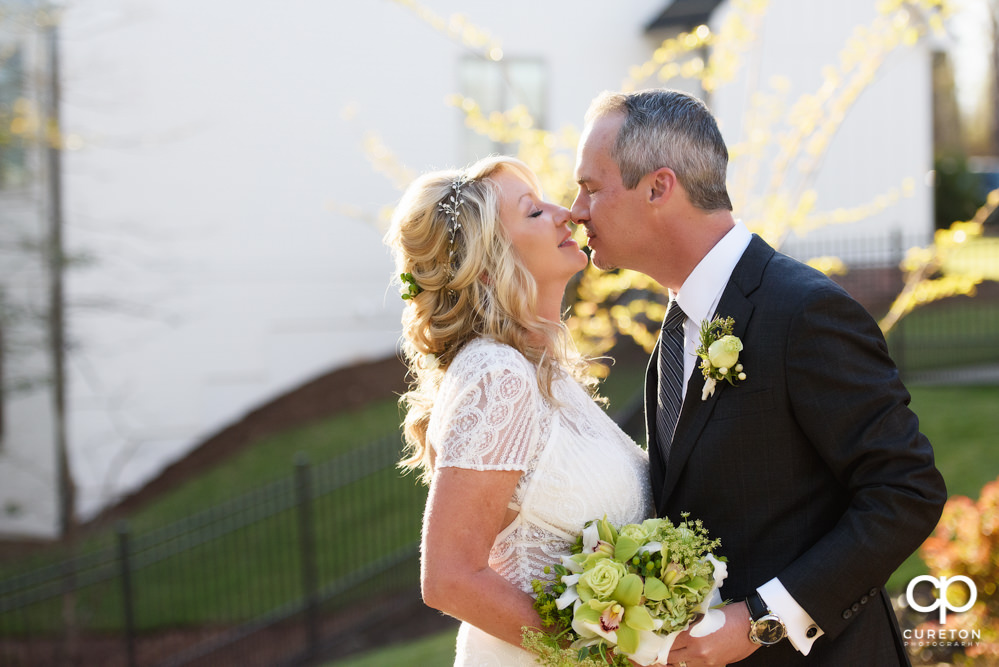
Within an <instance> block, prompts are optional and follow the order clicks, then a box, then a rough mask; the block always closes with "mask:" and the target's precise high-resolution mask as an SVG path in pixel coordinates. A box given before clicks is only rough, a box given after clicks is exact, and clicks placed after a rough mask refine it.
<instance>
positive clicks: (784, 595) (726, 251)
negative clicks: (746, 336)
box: [670, 221, 823, 655]
mask: <svg viewBox="0 0 999 667" xmlns="http://www.w3.org/2000/svg"><path fill="white" fill-rule="evenodd" d="M751 239H752V234H750V232H749V230H748V229H746V227H745V225H743V224H742V223H741V222H738V221H737V222H736V224H735V226H734V227H733V228H732V229H731V230H729V232H728V233H727V234H726V235H725V236H723V237H722V238H721V240H720V241H718V243H716V244H715V247H714V248H712V249H711V251H710V252H708V254H707V255H705V256H704V259H702V260H701V261H700V263H698V265H697V266H696V267H694V270H693V271H691V273H690V275H689V276H687V280H685V281H684V283H683V285H682V286H681V287H680V291H679V292H677V293H676V294H672V293H671V294H670V297H671V298H673V299H676V302H677V303H678V304H680V308H682V309H683V312H684V313H685V314H686V315H687V321H686V322H685V323H684V325H683V374H684V375H683V376H684V378H689V377H690V375H691V373H693V372H694V369H695V368H696V367H697V365H698V363H699V361H700V360H699V358H698V356H697V352H696V350H697V346H698V345H699V343H700V340H699V339H700V331H701V322H702V321H704V320H707V319H709V318H711V317H714V316H715V315H716V314H717V315H719V316H721V317H725V316H726V315H725V313H716V312H715V311H716V310H717V308H718V302H719V301H720V300H721V296H722V292H723V291H724V290H725V286H726V285H727V284H728V281H729V278H731V277H732V271H733V270H734V269H735V265H736V264H738V263H739V260H740V259H742V255H743V253H744V252H746V248H747V247H748V246H749V242H750V240H751ZM686 393H687V384H686V382H684V383H683V394H684V396H686ZM757 590H758V592H759V594H760V597H762V598H763V601H764V602H766V604H767V606H768V607H769V608H770V611H772V612H773V613H774V614H776V615H777V616H779V617H780V619H781V620H782V621H783V622H784V625H785V627H786V628H787V636H788V639H789V640H790V641H791V644H792V645H793V646H794V648H796V649H797V650H798V651H800V652H801V653H802V654H804V655H808V652H809V651H810V650H811V649H812V644H813V643H814V642H815V640H816V639H818V638H819V637H821V636H822V634H823V632H822V630H821V628H819V627H818V625H816V624H815V621H813V620H812V617H811V616H809V615H808V612H806V611H805V610H804V609H802V608H801V605H799V604H798V603H797V602H796V601H795V599H794V598H793V597H791V594H790V593H788V592H787V589H786V588H784V585H783V584H782V583H781V582H780V580H779V579H777V578H776V577H775V578H774V579H771V580H770V581H769V582H767V583H766V584H764V585H763V586H760V588H758V589H757ZM810 630H811V631H812V632H813V636H811V637H809V636H808V634H807V633H808V632H809V631H810Z"/></svg>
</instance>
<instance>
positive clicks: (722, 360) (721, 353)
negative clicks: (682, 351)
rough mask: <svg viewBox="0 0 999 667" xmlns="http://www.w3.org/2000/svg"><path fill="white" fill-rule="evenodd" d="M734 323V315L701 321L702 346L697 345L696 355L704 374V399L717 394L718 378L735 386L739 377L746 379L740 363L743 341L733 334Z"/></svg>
mask: <svg viewBox="0 0 999 667" xmlns="http://www.w3.org/2000/svg"><path fill="white" fill-rule="evenodd" d="M734 326H735V320H733V319H732V318H731V317H725V318H722V317H717V316H715V318H714V319H713V320H711V321H710V322H708V321H707V320H704V321H703V322H701V345H700V346H699V347H698V348H697V356H699V357H700V358H701V373H703V374H704V390H703V391H702V392H701V400H702V401H706V400H708V397H709V396H712V395H714V393H715V385H716V384H718V381H719V380H725V381H726V382H728V383H729V384H730V385H732V386H735V382H736V380H745V379H746V374H745V373H744V372H743V370H742V364H740V363H739V353H740V352H742V341H741V340H739V338H738V336H733V335H732V327H734Z"/></svg>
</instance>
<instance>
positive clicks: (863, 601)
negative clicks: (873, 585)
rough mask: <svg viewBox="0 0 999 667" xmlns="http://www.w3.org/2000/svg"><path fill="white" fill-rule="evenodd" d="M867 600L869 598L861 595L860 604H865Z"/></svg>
mask: <svg viewBox="0 0 999 667" xmlns="http://www.w3.org/2000/svg"><path fill="white" fill-rule="evenodd" d="M868 600H870V598H869V597H867V596H866V595H861V596H860V604H867V601H868Z"/></svg>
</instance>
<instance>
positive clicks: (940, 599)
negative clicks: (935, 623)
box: [905, 574, 978, 625]
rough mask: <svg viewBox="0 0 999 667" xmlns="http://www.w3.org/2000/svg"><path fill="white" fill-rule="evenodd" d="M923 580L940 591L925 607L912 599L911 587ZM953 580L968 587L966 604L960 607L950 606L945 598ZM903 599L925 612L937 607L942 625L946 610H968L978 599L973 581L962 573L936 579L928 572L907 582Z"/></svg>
mask: <svg viewBox="0 0 999 667" xmlns="http://www.w3.org/2000/svg"><path fill="white" fill-rule="evenodd" d="M923 581H928V582H930V583H931V584H933V585H934V586H936V588H937V590H938V591H940V593H939V595H937V599H936V600H935V601H934V602H933V604H931V605H928V606H926V607H924V606H922V605H921V604H919V603H918V602H916V601H915V600H914V599H912V589H914V588H915V587H916V584H918V583H920V582H923ZM955 581H960V582H961V583H963V584H964V585H965V586H967V587H968V592H969V595H968V602H967V604H965V605H964V606H961V607H954V606H952V605H951V603H950V601H949V600H948V599H947V588H948V587H949V586H950V585H951V584H952V583H953V582H955ZM905 599H906V600H907V601H908V602H909V606H910V607H912V608H913V609H915V610H916V611H921V612H924V613H926V612H931V611H933V610H934V609H937V608H939V609H940V625H943V624H944V623H946V622H947V610H950V611H953V612H957V613H961V612H963V611H968V610H969V609H971V607H972V605H974V604H975V601H976V600H977V599H978V589H977V588H975V582H973V581H972V580H971V579H969V578H968V577H965V576H964V575H957V576H956V577H940V578H939V579H938V578H936V577H931V576H930V575H928V574H924V575H921V576H919V577H916V578H915V579H913V580H912V581H910V582H909V587H908V588H906V589H905Z"/></svg>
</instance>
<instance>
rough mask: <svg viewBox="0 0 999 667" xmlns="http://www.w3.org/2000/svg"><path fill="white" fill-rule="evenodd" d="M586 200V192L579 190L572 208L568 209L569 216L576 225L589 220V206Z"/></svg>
mask: <svg viewBox="0 0 999 667" xmlns="http://www.w3.org/2000/svg"><path fill="white" fill-rule="evenodd" d="M587 200H588V197H587V194H586V192H585V191H584V190H583V188H580V189H579V192H578V193H576V199H575V200H573V202H572V208H570V209H569V216H570V217H571V218H572V221H573V222H574V223H576V224H577V225H581V224H583V223H584V222H588V221H589V219H590V206H589V201H587Z"/></svg>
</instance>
